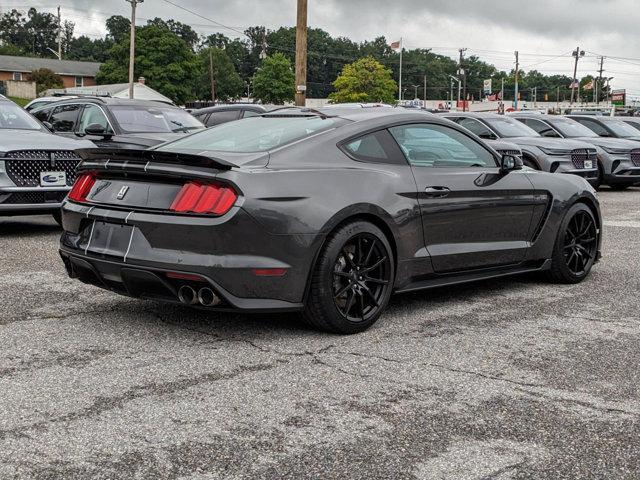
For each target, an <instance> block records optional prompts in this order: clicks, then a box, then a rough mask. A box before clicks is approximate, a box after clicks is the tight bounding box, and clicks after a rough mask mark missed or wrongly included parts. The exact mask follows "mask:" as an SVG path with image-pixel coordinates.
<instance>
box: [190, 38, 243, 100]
mask: <svg viewBox="0 0 640 480" xmlns="http://www.w3.org/2000/svg"><path fill="white" fill-rule="evenodd" d="M209 52H211V58H212V59H213V78H214V79H215V89H216V98H217V99H220V100H222V101H224V102H227V101H229V100H232V99H236V98H238V97H240V96H242V93H243V92H244V82H243V81H242V78H240V75H238V72H236V69H235V67H234V66H233V63H232V62H231V60H230V59H229V56H228V55H227V53H226V52H225V51H224V50H221V49H219V48H207V49H204V50H202V51H201V52H200V61H201V62H202V65H203V68H202V75H201V77H200V82H198V84H199V86H200V87H201V88H200V91H199V95H198V97H199V98H211V77H210V74H209V72H210V70H209V58H210V57H209Z"/></svg>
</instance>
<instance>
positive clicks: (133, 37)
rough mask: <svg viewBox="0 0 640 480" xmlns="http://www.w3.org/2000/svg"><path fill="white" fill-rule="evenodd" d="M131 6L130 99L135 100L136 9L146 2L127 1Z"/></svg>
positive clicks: (139, 0) (142, 0) (137, 0)
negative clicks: (139, 4)
mask: <svg viewBox="0 0 640 480" xmlns="http://www.w3.org/2000/svg"><path fill="white" fill-rule="evenodd" d="M127 2H129V3H130V4H131V34H130V37H129V98H133V70H134V67H135V57H136V7H137V6H138V3H142V2H144V0H127Z"/></svg>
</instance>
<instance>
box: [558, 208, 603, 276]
mask: <svg viewBox="0 0 640 480" xmlns="http://www.w3.org/2000/svg"><path fill="white" fill-rule="evenodd" d="M597 253H598V227H597V224H596V219H595V217H594V216H593V213H591V210H589V208H588V207H587V206H586V205H584V204H582V203H578V204H576V205H574V206H573V207H571V208H570V209H569V211H568V212H567V214H566V215H565V217H564V219H563V220H562V223H561V224H560V229H559V230H558V236H557V238H556V243H555V245H554V248H553V256H552V258H551V269H550V270H549V272H548V276H549V279H550V280H551V281H553V282H556V283H580V282H581V281H582V280H584V279H585V278H586V277H587V275H589V272H590V271H591V267H593V264H594V262H595V260H596V255H597Z"/></svg>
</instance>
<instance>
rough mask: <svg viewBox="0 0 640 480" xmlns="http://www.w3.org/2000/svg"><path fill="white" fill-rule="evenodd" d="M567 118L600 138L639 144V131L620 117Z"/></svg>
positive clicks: (571, 116)
mask: <svg viewBox="0 0 640 480" xmlns="http://www.w3.org/2000/svg"><path fill="white" fill-rule="evenodd" d="M567 117H568V118H572V119H573V120H575V121H576V122H579V123H581V124H582V125H584V126H585V127H587V128H589V129H590V130H592V131H594V132H595V133H597V134H598V135H599V136H601V137H612V138H626V139H627V140H634V141H636V142H640V131H638V130H637V129H635V128H634V127H632V126H631V125H629V124H628V123H626V122H625V121H624V120H622V118H620V117H589V116H585V115H567ZM628 118H631V117H628ZM625 119H626V118H625Z"/></svg>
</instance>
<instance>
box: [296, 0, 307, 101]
mask: <svg viewBox="0 0 640 480" xmlns="http://www.w3.org/2000/svg"><path fill="white" fill-rule="evenodd" d="M306 100H307V0H298V21H297V24H296V105H297V106H298V107H304V106H305V105H306V103H307V101H306Z"/></svg>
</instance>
